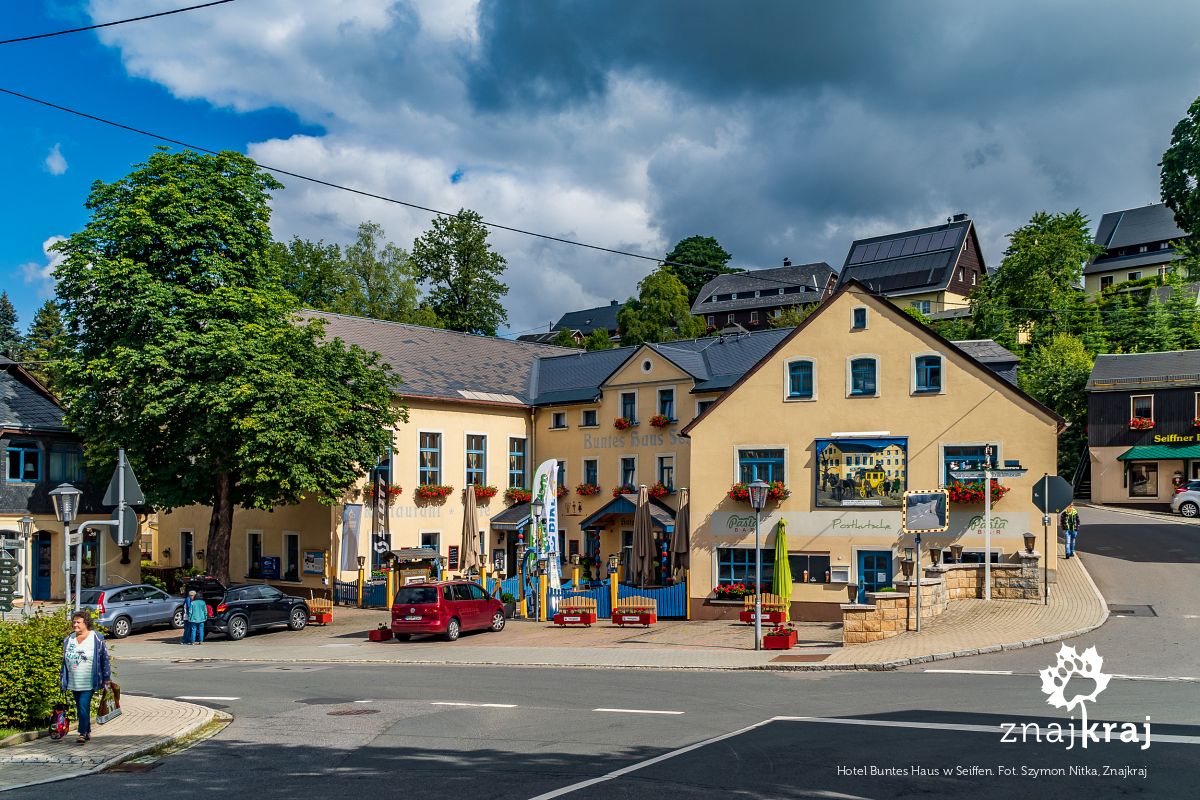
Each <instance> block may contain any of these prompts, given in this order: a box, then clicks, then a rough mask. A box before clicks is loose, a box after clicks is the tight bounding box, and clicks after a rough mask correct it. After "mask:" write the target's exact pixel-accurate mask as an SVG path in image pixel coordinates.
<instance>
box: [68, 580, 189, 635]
mask: <svg viewBox="0 0 1200 800" xmlns="http://www.w3.org/2000/svg"><path fill="white" fill-rule="evenodd" d="M79 605H80V608H86V609H89V610H91V611H95V612H96V614H97V618H96V621H97V622H99V623H100V624H101V625H103V626H104V627H105V628H108V630H109V633H111V634H112V637H113V638H114V639H124V638H125V637H126V636H128V635H129V634H130V633H132V632H133V631H135V630H138V629H139V628H149V627H150V626H152V625H170V626H171V627H173V628H182V627H183V598H182V597H173V596H171V595H169V594H167V593H166V592H164V591H163V590H162V589H159V588H157V587H154V586H151V585H149V584H146V583H138V584H134V585H133V586H130V585H129V584H124V585H120V586H116V585H114V586H97V587H96V588H94V589H84V590H83V591H82V592H80V594H79Z"/></svg>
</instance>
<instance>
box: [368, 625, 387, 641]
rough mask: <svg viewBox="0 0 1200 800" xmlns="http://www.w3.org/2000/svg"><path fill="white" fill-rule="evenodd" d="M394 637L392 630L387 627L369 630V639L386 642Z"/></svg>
mask: <svg viewBox="0 0 1200 800" xmlns="http://www.w3.org/2000/svg"><path fill="white" fill-rule="evenodd" d="M391 638H392V632H391V631H390V630H388V629H387V628H377V629H375V630H373V631H367V639H369V640H370V641H372V642H386V641H388V640H389V639H391Z"/></svg>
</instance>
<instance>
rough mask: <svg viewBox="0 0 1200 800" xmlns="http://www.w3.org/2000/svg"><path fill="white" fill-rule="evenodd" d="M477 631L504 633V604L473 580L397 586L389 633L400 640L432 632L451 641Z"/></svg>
mask: <svg viewBox="0 0 1200 800" xmlns="http://www.w3.org/2000/svg"><path fill="white" fill-rule="evenodd" d="M476 630H478V631H484V630H488V631H502V630H504V604H503V603H501V602H500V601H499V600H497V599H495V598H494V597H492V596H491V595H489V594H488V593H487V592H486V591H484V589H483V587H482V586H480V585H479V584H478V583H475V582H473V581H441V582H440V583H413V584H409V585H408V586H402V587H400V590H399V591H398V592H396V598H395V599H394V600H393V601H392V633H394V634H396V638H397V639H399V640H401V641H407V640H408V639H409V638H411V637H412V635H413V634H414V633H431V634H441V635H443V636H445V637H446V639H447V640H449V641H451V642H453V641H454V640H455V639H457V638H458V635H459V634H460V633H462V632H463V631H476Z"/></svg>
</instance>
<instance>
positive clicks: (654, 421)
mask: <svg viewBox="0 0 1200 800" xmlns="http://www.w3.org/2000/svg"><path fill="white" fill-rule="evenodd" d="M673 422H675V420H673V419H671V418H670V417H668V416H667V415H666V414H655V415H654V416H653V417H651V418H650V427H651V428H665V427H667V426H668V425H670V424H671V423H673Z"/></svg>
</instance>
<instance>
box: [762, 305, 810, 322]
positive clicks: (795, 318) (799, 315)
mask: <svg viewBox="0 0 1200 800" xmlns="http://www.w3.org/2000/svg"><path fill="white" fill-rule="evenodd" d="M816 310H817V304H816V303H810V304H808V305H797V306H788V307H787V308H785V309H784V310H783V313H782V314H780V315H779V316H777V317H767V324H768V325H770V326H771V327H772V328H794V327H796V326H797V325H799V324H800V323H801V322H804V320H806V319H808V318H809V317H810V316H812V313H813V312H814V311H816Z"/></svg>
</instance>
